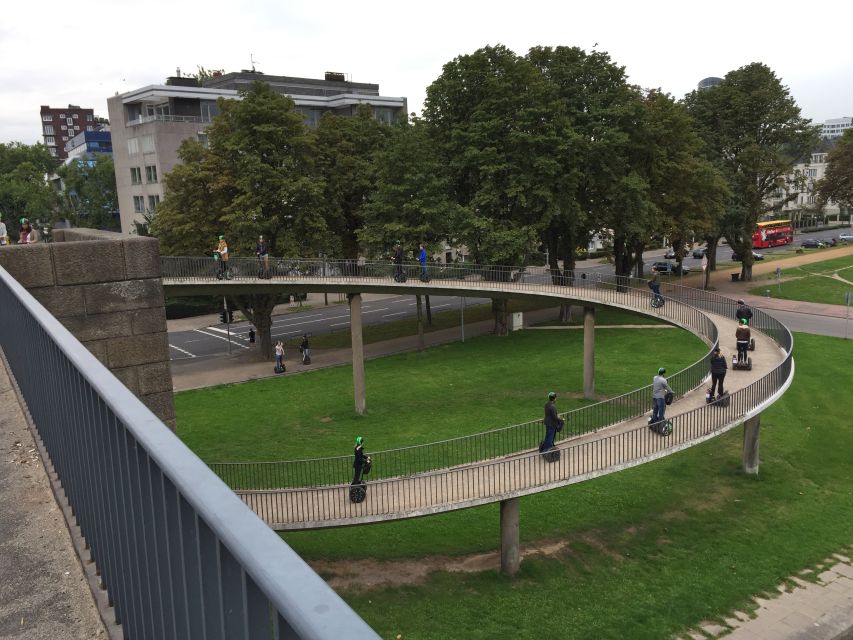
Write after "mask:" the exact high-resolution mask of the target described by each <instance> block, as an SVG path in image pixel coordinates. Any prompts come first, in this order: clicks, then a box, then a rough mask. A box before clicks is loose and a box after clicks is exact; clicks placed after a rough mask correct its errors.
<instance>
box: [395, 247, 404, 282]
mask: <svg viewBox="0 0 853 640" xmlns="http://www.w3.org/2000/svg"><path fill="white" fill-rule="evenodd" d="M394 280H396V281H397V282H402V280H403V247H402V246H401V245H400V243H399V242H398V243H397V246H395V247H394Z"/></svg>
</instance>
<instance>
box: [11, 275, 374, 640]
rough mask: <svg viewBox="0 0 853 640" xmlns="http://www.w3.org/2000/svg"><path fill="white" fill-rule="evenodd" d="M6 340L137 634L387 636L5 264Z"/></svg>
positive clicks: (120, 611)
mask: <svg viewBox="0 0 853 640" xmlns="http://www.w3.org/2000/svg"><path fill="white" fill-rule="evenodd" d="M0 310H2V316H0V347H2V351H3V354H4V355H5V358H6V360H7V362H8V364H9V366H10V369H11V372H12V374H13V376H14V379H15V381H16V383H17V385H18V388H19V389H20V392H21V394H22V395H23V398H24V400H25V401H26V403H27V406H28V408H29V411H30V414H31V416H32V419H33V423H34V425H35V428H36V430H37V432H38V436H39V438H40V439H41V441H42V443H43V445H44V448H45V449H46V451H47V454H48V456H49V458H50V462H51V463H52V465H53V467H54V469H55V471H56V474H57V476H58V478H59V481H60V483H61V485H62V489H63V491H64V493H65V495H66V497H67V499H68V502H69V504H70V506H71V508H72V510H73V513H74V516H75V518H76V521H77V524H78V525H79V527H80V530H81V532H82V535H83V536H84V537H85V539H86V544H87V545H88V548H89V549H90V552H91V556H92V559H93V560H94V562H95V563H96V565H97V568H98V571H99V575H100V579H101V581H102V583H103V585H104V587H105V588H106V590H107V593H108V594H109V597H110V602H111V604H112V605H113V606H114V611H115V616H116V620H117V621H118V622H120V623H121V624H122V625H123V631H124V634H125V637H126V638H129V639H135V638H143V639H147V638H205V639H208V638H219V639H222V640H226V639H227V640H231V639H234V638H237V639H242V638H246V639H248V638H253V639H254V638H276V639H277V638H316V639H320V638H329V639H331V638H378V636H377V635H376V634H375V633H374V632H373V631H372V630H371V629H370V628H369V627H368V626H367V624H366V623H365V622H364V621H363V620H362V619H361V618H360V617H359V616H358V615H356V614H355V612H353V611H352V609H350V607H349V606H348V605H347V604H346V603H345V602H343V600H341V599H340V598H339V597H338V596H337V594H335V592H334V591H332V590H331V589H330V588H329V587H328V585H326V583H325V582H323V580H322V579H321V578H320V577H319V576H318V575H317V574H316V573H314V572H313V571H312V570H311V568H310V567H308V565H306V564H305V563H304V562H303V561H302V559H301V558H299V556H298V555H297V554H296V553H295V552H293V551H292V550H291V549H290V547H288V546H287V545H286V544H285V543H284V542H283V541H282V540H281V539H280V538H279V537H278V536H277V535H276V534H275V533H274V532H272V531H271V530H270V529H269V528H268V527H267V526H266V525H265V524H264V523H263V522H262V521H261V520H260V519H258V518H257V517H256V516H255V514H253V513H252V512H251V511H250V510H249V509H248V508H247V507H246V505H245V504H244V503H243V502H242V501H241V500H240V499H239V498H238V497H237V496H235V495H234V493H233V492H232V491H231V490H230V489H229V488H228V487H227V486H226V485H225V484H224V483H223V482H222V481H221V480H220V479H219V478H217V477H216V475H215V474H213V473H212V472H211V471H210V469H208V468H207V466H205V464H204V463H203V462H202V461H201V460H199V459H198V458H197V457H196V455H195V454H194V453H192V452H191V451H190V450H189V449H187V448H186V446H185V445H184V444H183V443H182V442H181V441H180V440H179V439H178V438H177V437H176V436H175V434H174V433H172V432H171V431H170V430H169V429H168V428H167V427H166V426H165V425H164V424H163V423H162V422H161V421H160V420H159V419H157V417H156V416H154V414H152V413H151V412H150V411H149V410H148V409H147V408H146V407H145V406H144V405H143V404H142V403H141V402H140V401H139V400H138V399H137V398H136V397H135V396H133V395H132V394H131V393H130V391H128V389H127V388H126V387H124V385H122V384H121V383H120V382H119V381H118V380H117V379H116V378H115V377H114V376H113V375H112V374H111V373H110V372H109V371H108V370H107V369H106V368H105V367H104V366H103V365H102V364H101V363H100V362H99V361H98V360H97V359H96V358H95V357H94V356H93V355H92V354H91V353H89V352H88V351H87V350H86V348H85V347H83V345H81V344H80V343H79V342H78V341H77V340H76V339H75V338H74V337H73V336H72V335H71V334H70V333H69V332H68V331H67V330H66V329H65V328H64V327H63V326H62V325H61V324H60V323H59V321H57V320H56V319H55V318H54V317H53V316H51V315H50V314H49V313H48V312H47V311H46V310H45V309H44V307H42V306H41V304H39V303H38V302H37V301H36V300H35V299H34V298H33V297H32V296H30V295H29V293H27V292H26V291H25V290H24V289H23V288H22V287H21V286H20V285H19V284H18V283H17V282H16V281H15V280H14V279H13V278H11V277H10V276H9V274H8V273H7V272H6V271H5V270H3V269H2V268H0Z"/></svg>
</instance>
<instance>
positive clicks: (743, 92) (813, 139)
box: [685, 62, 818, 280]
mask: <svg viewBox="0 0 853 640" xmlns="http://www.w3.org/2000/svg"><path fill="white" fill-rule="evenodd" d="M685 102H686V104H687V106H688V109H689V110H690V112H691V114H692V115H693V117H694V119H695V121H696V122H697V123H698V125H699V130H700V133H701V135H702V136H703V138H704V139H705V141H706V143H707V148H708V152H709V154H710V155H709V158H710V159H711V160H712V161H713V162H714V163H715V164H716V165H717V166H718V167H719V169H720V170H721V172H722V174H723V176H724V177H725V179H726V182H727V184H728V187H729V189H730V191H731V199H730V200H729V203H728V205H727V207H726V213H725V215H724V216H723V217H722V220H721V223H720V228H719V231H720V233H721V234H722V235H724V236H725V237H726V238H727V239H728V240H729V244H730V245H731V246H732V249H734V251H735V252H737V253H738V254H740V255H741V256H743V263H742V264H743V267H742V269H743V271H742V277H743V278H744V279H745V280H751V279H752V264H753V259H752V235H753V232H754V230H755V225H756V223H757V222H758V221H759V220H760V219H761V218H762V217H763V216H764V215H765V214H766V213H768V212H769V211H771V209H772V205H770V204H769V202H770V199H771V196H772V195H773V193H774V192H776V191H777V190H778V188H779V186H780V185H781V184H782V183H783V182H784V180H785V176H786V175H787V174H789V173H790V172H791V169H792V167H793V165H794V163H796V162H797V161H798V160H799V159H801V158H803V157H805V156H807V155H808V153H809V152H810V151H811V150H812V149H813V148H814V147H815V145H816V144H817V141H818V129H817V128H816V127H814V126H812V125H811V122H810V121H809V120H807V119H806V118H803V117H802V115H801V113H800V108H799V107H798V106H797V103H796V102H795V101H794V99H793V98H792V97H791V95H790V92H789V91H788V88H787V87H786V86H784V85H783V84H782V82H781V81H780V80H779V78H777V77H776V74H775V73H773V71H772V70H771V69H770V68H769V67H767V66H766V65H764V64H761V63H758V62H755V63H752V64H748V65H746V66H744V67H741V68H740V69H737V70H735V71H731V72H729V73H728V74H727V75H726V77H725V78H724V79H723V82H722V83H721V84H719V85H718V86H716V87H713V88H711V89H707V90H703V91H694V92H693V93H691V94H689V95H688V96H687V97H686V98H685ZM796 195H797V194H796V192H792V193H791V195H789V196H788V197H789V198H795V197H796ZM783 203H784V202H783ZM776 206H778V203H777V204H776Z"/></svg>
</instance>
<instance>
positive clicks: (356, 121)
mask: <svg viewBox="0 0 853 640" xmlns="http://www.w3.org/2000/svg"><path fill="white" fill-rule="evenodd" d="M387 129H388V128H387V127H385V126H383V125H381V124H380V123H379V122H378V121H377V120H376V119H375V118H374V117H373V111H372V109H371V108H370V107H369V106H368V105H361V106H360V107H359V108H358V111H357V112H356V114H355V116H352V117H342V116H337V115H334V114H331V113H328V114H325V115H323V117H322V118H321V119H320V125H319V127H318V128H317V171H318V174H319V175H320V176H321V177H322V178H323V180H324V189H323V205H324V207H323V215H324V216H325V220H326V225H327V227H328V229H329V232H330V235H329V237H330V238H331V239H333V241H334V245H333V246H330V247H329V250H330V251H331V253H333V254H336V255H339V256H342V257H344V258H347V259H355V258H357V257H358V254H359V245H358V232H359V230H360V229H361V228H362V227H363V226H364V215H365V214H364V209H365V206H366V205H367V203H368V201H369V199H370V198H371V197H372V195H373V193H374V192H375V191H376V166H377V163H376V159H377V156H378V154H380V153H381V152H382V149H383V148H384V146H385V143H386V138H387V136H388V131H387Z"/></svg>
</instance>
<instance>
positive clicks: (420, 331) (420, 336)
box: [415, 296, 425, 351]
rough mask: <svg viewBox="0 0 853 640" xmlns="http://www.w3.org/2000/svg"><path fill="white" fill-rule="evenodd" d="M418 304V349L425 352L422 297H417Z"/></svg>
mask: <svg viewBox="0 0 853 640" xmlns="http://www.w3.org/2000/svg"><path fill="white" fill-rule="evenodd" d="M415 300H416V301H417V303H418V349H420V350H421V351H423V350H424V346H425V345H424V308H423V304H422V303H421V297H420V296H415Z"/></svg>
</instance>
